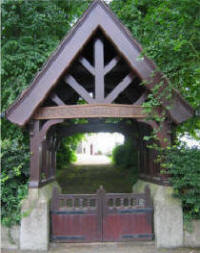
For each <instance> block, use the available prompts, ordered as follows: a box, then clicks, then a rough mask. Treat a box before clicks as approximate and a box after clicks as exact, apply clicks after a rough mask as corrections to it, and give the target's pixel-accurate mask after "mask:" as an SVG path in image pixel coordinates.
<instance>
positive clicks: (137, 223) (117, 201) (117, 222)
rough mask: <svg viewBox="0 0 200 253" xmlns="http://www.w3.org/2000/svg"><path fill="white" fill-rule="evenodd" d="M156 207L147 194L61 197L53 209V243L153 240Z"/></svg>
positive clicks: (100, 193) (55, 195)
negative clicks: (153, 215) (153, 218)
mask: <svg viewBox="0 0 200 253" xmlns="http://www.w3.org/2000/svg"><path fill="white" fill-rule="evenodd" d="M152 214H153V208H152V203H151V200H150V191H149V188H146V190H145V193H141V194H133V193H105V191H104V189H103V188H102V187H100V189H99V190H98V191H97V193H96V194H59V193H58V191H57V189H56V188H55V189H54V193H53V199H52V206H51V220H52V222H51V225H52V228H51V229H52V231H51V234H52V240H53V241H57V242H95V241H132V240H152V239H153V231H152Z"/></svg>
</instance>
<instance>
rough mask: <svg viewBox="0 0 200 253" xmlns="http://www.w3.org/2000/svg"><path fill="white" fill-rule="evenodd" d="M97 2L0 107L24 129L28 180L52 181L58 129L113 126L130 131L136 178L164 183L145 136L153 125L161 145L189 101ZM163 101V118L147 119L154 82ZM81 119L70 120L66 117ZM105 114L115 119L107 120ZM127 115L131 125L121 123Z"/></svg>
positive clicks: (185, 114) (33, 183) (63, 132)
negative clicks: (29, 80) (6, 106)
mask: <svg viewBox="0 0 200 253" xmlns="http://www.w3.org/2000/svg"><path fill="white" fill-rule="evenodd" d="M141 52H142V48H141V47H140V45H139V44H138V43H137V42H136V41H135V40H134V39H133V38H132V36H131V34H130V33H129V32H128V31H127V30H126V29H125V27H124V26H123V25H122V24H121V23H120V22H119V20H118V19H117V18H116V17H115V16H114V14H113V13H112V12H111V11H110V9H109V7H108V6H107V5H105V4H104V3H103V2H102V1H94V2H93V3H92V4H91V6H90V7H89V9H88V10H87V11H86V12H85V13H84V15H83V16H82V18H81V19H80V20H79V21H78V23H77V24H76V25H75V27H74V28H73V29H72V30H71V31H70V33H69V34H68V35H67V36H66V37H65V38H64V40H63V41H62V43H61V44H60V45H59V47H58V48H57V50H56V51H55V52H54V54H53V55H52V56H51V57H50V59H49V60H48V62H47V63H46V65H45V66H44V67H43V69H42V70H41V71H40V72H39V73H38V74H37V76H36V77H35V79H34V81H33V83H32V84H31V86H30V87H29V88H28V89H27V90H26V91H25V92H23V94H22V95H21V96H20V97H19V98H18V99H17V101H16V102H15V103H14V104H13V105H11V107H10V108H9V109H8V110H7V112H6V117H7V119H8V120H10V121H11V122H13V123H14V124H17V125H19V126H21V127H27V128H28V130H29V132H30V151H31V163H30V183H29V188H39V187H42V186H43V185H45V184H48V183H50V182H51V181H52V180H55V170H56V150H57V147H58V144H59V142H60V140H61V139H62V138H63V137H64V136H68V135H72V134H74V133H77V132H90V131H91V132H94V131H95V132H98V131H102V130H105V129H106V130H107V131H111V132H112V131H116V130H117V131H119V132H122V133H124V134H125V135H127V136H132V138H135V140H136V143H137V147H138V151H139V158H138V159H139V160H140V161H139V166H140V168H139V173H140V178H142V179H144V180H147V181H151V182H155V183H159V184H163V185H167V184H168V180H167V177H166V176H165V174H162V173H160V170H161V168H160V166H159V165H158V164H157V163H156V162H155V158H156V151H155V150H152V149H148V148H147V143H148V142H146V141H144V136H146V135H149V134H150V132H151V131H152V129H157V130H158V131H157V137H158V140H159V145H160V146H161V147H166V145H167V144H170V143H171V141H172V134H171V130H172V128H173V126H176V125H178V124H180V123H182V122H184V121H185V120H187V119H188V118H190V117H192V115H193V110H192V108H191V107H190V106H189V105H188V104H187V103H186V102H185V101H184V99H183V98H182V97H181V96H180V94H179V93H178V92H177V91H175V90H173V91H172V97H171V98H170V100H168V99H167V98H165V97H164V96H161V94H163V92H164V90H166V88H167V86H168V82H167V80H166V78H165V77H164V76H163V74H162V73H160V72H158V71H157V68H156V66H155V64H154V63H153V62H152V61H151V60H149V59H147V58H146V57H143V58H141V57H140V55H141ZM161 82H162V85H161V86H160V88H159V91H158V94H157V96H159V95H160V96H161V102H162V105H161V106H159V108H158V109H157V111H156V113H158V115H162V113H163V112H165V113H166V115H167V117H166V119H165V121H164V122H162V125H159V122H156V121H154V120H148V115H146V114H145V111H144V110H143V107H142V104H143V103H144V102H145V101H147V100H148V95H149V94H150V93H151V91H152V89H153V88H154V87H155V85H156V84H159V83H161ZM75 118H86V119H87V123H86V124H78V125H75V124H74V123H73V121H72V120H71V119H75ZM106 118H121V119H122V120H121V121H120V122H119V123H117V124H114V123H107V121H106ZM126 119H130V122H131V123H130V124H126Z"/></svg>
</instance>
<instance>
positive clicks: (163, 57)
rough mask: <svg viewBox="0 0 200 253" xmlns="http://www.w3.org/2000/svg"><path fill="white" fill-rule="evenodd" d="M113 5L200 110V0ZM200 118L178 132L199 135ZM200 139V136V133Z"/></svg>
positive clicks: (140, 0) (137, 0)
mask: <svg viewBox="0 0 200 253" xmlns="http://www.w3.org/2000/svg"><path fill="white" fill-rule="evenodd" d="M111 8H112V9H113V10H114V12H115V13H116V14H117V16H118V18H119V19H120V20H121V21H122V22H123V23H124V24H125V25H126V26H127V27H128V28H129V30H130V31H131V33H132V34H133V36H134V38H135V39H136V40H138V41H139V42H140V43H141V44H142V46H143V49H144V54H145V55H147V56H148V57H150V58H151V59H153V60H154V61H155V63H156V64H157V66H158V68H159V70H161V71H162V72H163V73H164V74H165V75H166V76H167V78H168V79H169V83H170V86H171V87H173V88H176V89H178V90H179V91H180V93H181V94H182V95H183V96H184V98H185V99H186V100H187V101H188V102H189V103H190V104H191V105H192V107H193V108H194V109H195V110H199V109H200V99H199V97H200V1H199V0H194V1H192V2H191V1H190V0H177V1H174V0H166V1H163V0H124V1H118V0H113V1H112V2H111ZM199 129H200V119H199V117H194V118H192V119H191V120H189V121H187V122H185V123H184V124H182V125H181V126H180V127H179V128H178V129H177V130H178V132H179V133H180V132H185V131H187V132H190V133H191V134H193V136H195V137H198V135H197V132H198V131H197V130H199ZM199 138H200V136H199Z"/></svg>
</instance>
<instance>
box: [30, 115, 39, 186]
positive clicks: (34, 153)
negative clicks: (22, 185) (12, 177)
mask: <svg viewBox="0 0 200 253" xmlns="http://www.w3.org/2000/svg"><path fill="white" fill-rule="evenodd" d="M39 131H40V121H39V120H33V121H32V122H31V124H30V152H31V158H30V182H29V187H30V188H33V187H35V188H37V187H39V184H40V174H41V173H40V170H41V166H40V148H41V147H40V143H39V142H38V134H39Z"/></svg>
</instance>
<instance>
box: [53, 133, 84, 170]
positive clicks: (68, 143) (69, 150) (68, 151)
mask: <svg viewBox="0 0 200 253" xmlns="http://www.w3.org/2000/svg"><path fill="white" fill-rule="evenodd" d="M83 138H84V134H75V135H73V136H69V137H66V138H63V139H62V141H61V144H60V147H59V150H58V152H57V157H56V169H57V170H60V169H63V168H66V166H67V165H69V164H70V163H72V162H75V161H76V160H77V156H76V149H77V147H78V144H79V143H80V141H81V140H82V139H83Z"/></svg>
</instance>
